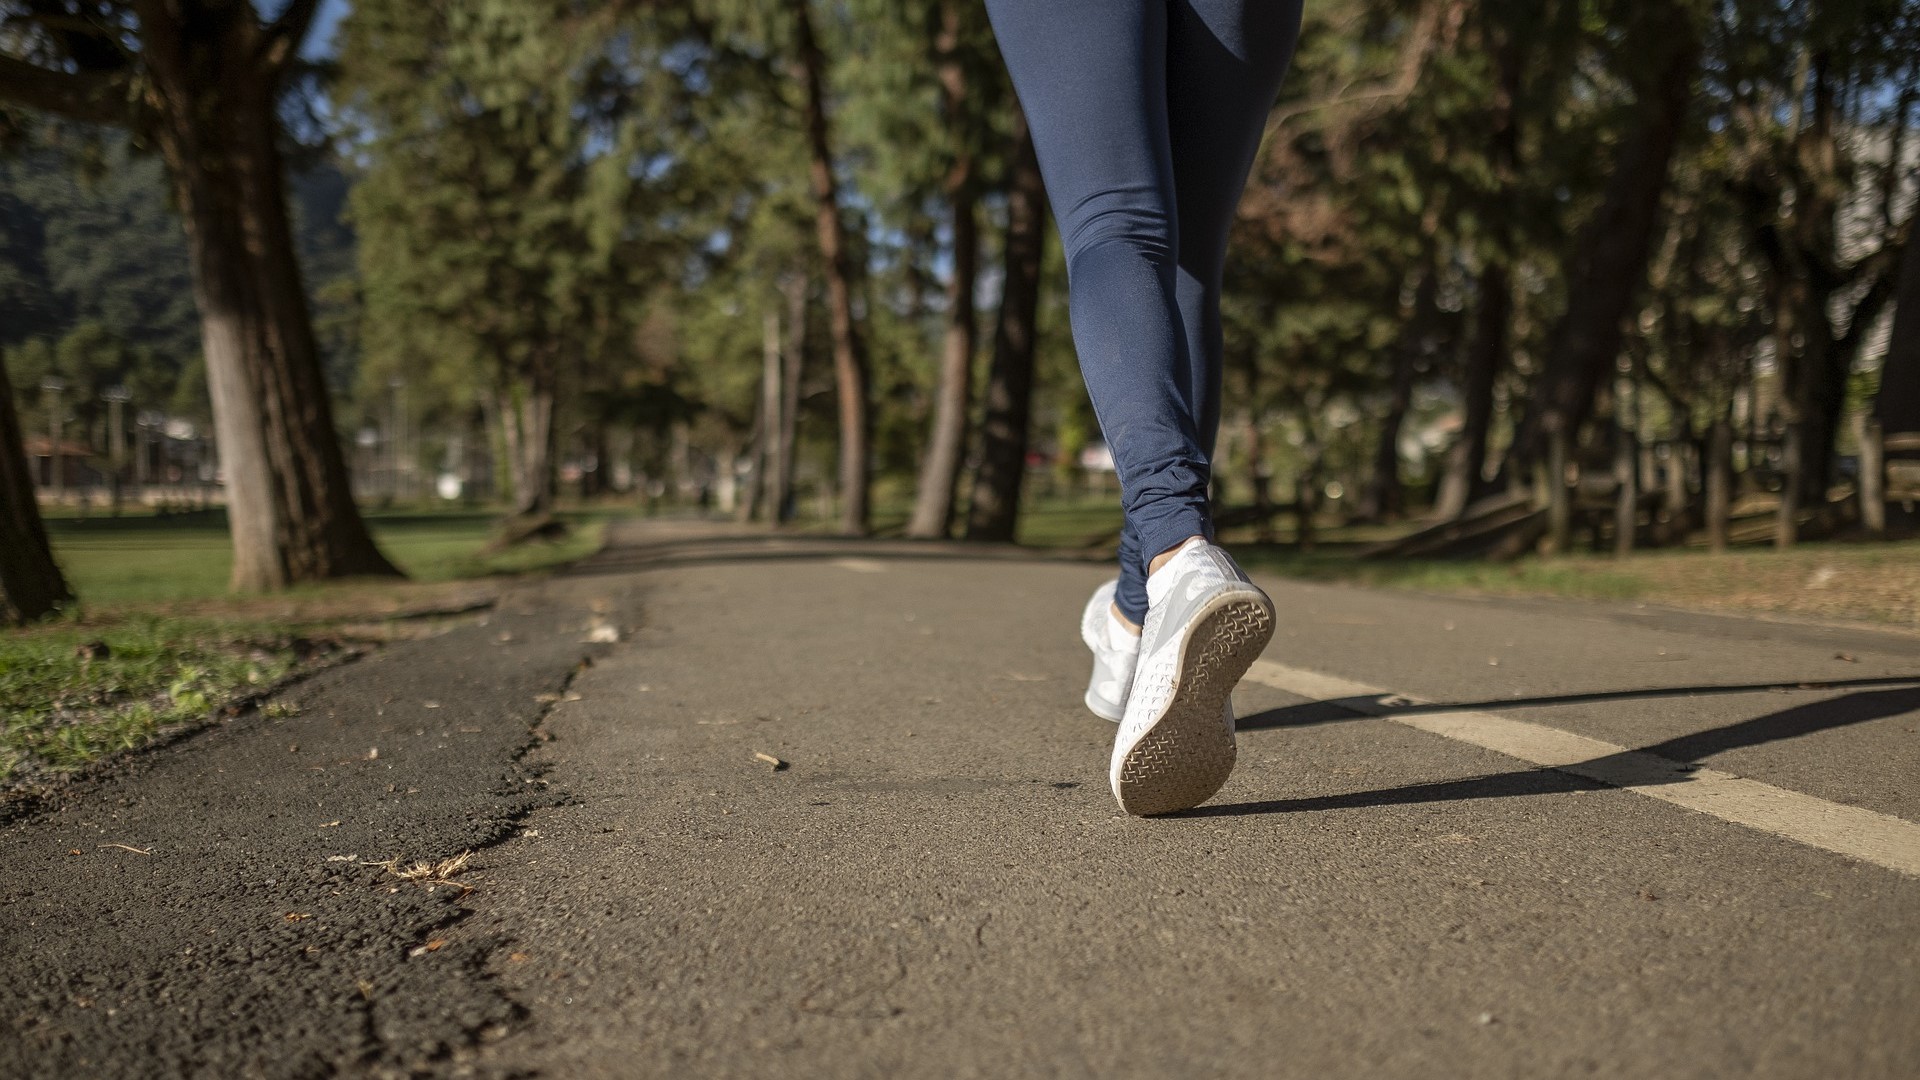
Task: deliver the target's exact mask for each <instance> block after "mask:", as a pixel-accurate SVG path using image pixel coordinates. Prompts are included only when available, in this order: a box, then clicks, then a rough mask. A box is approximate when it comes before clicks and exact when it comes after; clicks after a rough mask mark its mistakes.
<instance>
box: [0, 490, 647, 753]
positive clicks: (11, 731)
mask: <svg viewBox="0 0 1920 1080" xmlns="http://www.w3.org/2000/svg"><path fill="white" fill-rule="evenodd" d="M563 516H564V517H565V518H566V519H567V520H568V521H569V522H570V523H571V524H572V525H573V526H574V528H573V530H572V531H571V533H570V534H569V535H568V536H567V537H566V538H564V539H562V540H559V541H553V542H542V541H536V542H532V543H527V544H522V545H519V546H517V547H514V548H510V549H508V550H506V551H503V552H490V551H488V550H487V545H488V542H489V541H490V540H491V538H492V530H493V522H494V518H493V517H492V516H491V515H489V514H486V513H483V512H468V511H460V512H425V513H374V514H370V515H369V523H370V524H371V526H372V528H373V532H374V536H375V539H376V540H377V541H378V542H379V543H380V546H381V548H382V550H384V551H386V553H387V554H388V556H389V557H390V558H392V559H393V560H394V561H395V563H396V564H398V565H399V566H400V567H401V568H402V569H403V570H405V571H406V572H407V574H408V576H409V578H410V580H408V581H406V582H394V581H391V580H387V579H368V580H364V581H349V582H339V583H330V584H326V585H311V586H302V587H300V588H296V589H290V590H287V591H286V592H282V593H275V594H271V595H261V596H234V595H231V594H228V593H227V591H226V587H227V575H228V573H229V571H230V569H231V566H232V548H231V545H230V543H229V541H228V538H227V531H226V522H225V520H224V518H223V517H221V516H220V515H219V514H218V513H217V512H216V513H212V514H191V515H174V516H171V517H164V518H163V517H157V516H153V515H141V516H135V515H127V516H124V517H120V518H99V517H96V518H92V519H90V520H84V521H83V520H77V519H73V518H64V519H55V520H52V521H50V522H49V523H48V532H49V534H50V537H51V539H52V541H53V547H54V554H55V557H56V558H57V559H58V560H59V561H60V564H61V566H62V568H63V569H64V570H65V572H66V574H67V578H68V581H69V583H70V584H71V585H72V586H73V588H74V590H75V592H77V593H78V594H79V597H80V603H79V605H78V606H77V607H76V608H75V609H74V610H73V611H70V612H68V613H67V614H66V615H65V616H64V617H62V618H60V619H56V620H54V621H52V622H49V623H43V624H40V625H37V626H32V627H27V628H24V629H18V630H9V631H3V632H0V788H4V787H8V786H12V787H18V786H20V785H21V784H22V783H31V782H34V781H35V780H36V779H43V778H47V777H51V776H55V775H58V774H61V773H66V772H71V771H73V770H75V769H78V768H80V767H82V766H84V765H86V764H88V763H89V762H92V761H95V760H97V759H99V758H101V757H102V756H104V755H107V754H110V753H113V752H116V751H121V750H129V749H134V748H137V747H139V746H142V745H145V744H146V743H148V742H150V741H151V740H152V739H153V738H154V737H155V736H156V735H159V734H162V733H164V732H165V731H167V730H168V729H170V728H177V727H180V726H182V725H189V724H196V723H202V722H204V721H206V720H207V719H209V718H210V717H211V716H213V715H215V714H216V713H217V712H218V711H219V710H220V709H221V708H223V707H224V706H226V705H227V704H228V703H230V702H232V701H234V700H236V699H238V698H244V697H246V696H247V695H249V694H250V693H253V692H257V691H258V690H261V689H264V688H266V687H269V686H271V685H273V684H274V683H275V682H277V681H279V680H280V679H282V678H284V677H285V676H287V675H288V674H290V673H292V672H295V671H297V670H299V669H300V668H302V667H303V666H312V665H315V664H318V663H323V662H325V661H326V660H327V659H328V658H329V657H331V656H334V655H337V654H338V652H339V651H340V650H342V649H343V648H345V647H347V645H348V644H349V643H351V642H353V641H373V640H382V639H384V638H386V637H389V636H392V635H393V634H394V633H395V632H396V631H395V630H394V629H393V626H392V622H391V621H392V620H393V619H394V618H396V617H402V616H406V615H409V614H412V613H415V612H418V611H422V610H455V609H460V608H464V607H468V606H471V605H473V604H476V603H481V602H485V601H487V600H490V599H491V598H492V597H493V596H494V595H495V594H497V592H498V588H499V585H498V582H497V581H496V580H494V579H500V578H503V577H505V576H509V575H514V576H518V575H527V574H534V573H540V572H544V571H548V570H552V569H554V568H556V567H558V566H562V565H565V564H566V563H569V562H573V561H575V560H577V559H580V558H583V557H585V556H586V555H589V554H592V553H593V552H594V551H595V550H597V549H598V548H599V546H600V544H601V542H602V539H603V537H604V534H605V528H606V523H607V521H608V520H610V519H611V518H613V517H614V516H616V515H615V514H613V513H611V512H605V511H590V512H580V513H570V514H566V515H563ZM274 707H275V705H273V704H269V705H268V708H270V709H271V708H274ZM280 707H282V708H284V707H285V706H280Z"/></svg>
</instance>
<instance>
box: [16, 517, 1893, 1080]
mask: <svg viewBox="0 0 1920 1080" xmlns="http://www.w3.org/2000/svg"><path fill="white" fill-rule="evenodd" d="M1105 575H1106V571H1105V569H1104V568H1102V567H1100V566H1099V565H1097V564H1091V563H1081V562H1076V561H1072V560H1064V559H1042V558H1036V557H1032V556H1030V555H1024V554H1022V553H1018V552H1013V551H1010V550H1005V549H991V548H989V549H968V548H966V547H962V546H957V545H913V544H905V543H878V544H876V543H866V544H855V543H851V542H836V541H827V540H808V539H800V538H769V537H763V536H756V535H752V534H747V533H733V532H727V531H724V530H719V529H712V528H700V527H694V526H687V525H639V526H633V527H630V528H627V529H623V530H621V531H619V532H618V533H617V534H616V537H615V542H614V544H613V545H612V546H611V547H610V549H609V551H608V552H606V553H605V554H604V555H602V556H601V557H600V558H598V559H596V560H594V561H592V562H590V563H589V564H587V565H585V566H583V567H581V568H580V569H579V571H578V572H576V573H573V574H570V575H568V576H566V577H563V578H559V579H555V580H553V581H551V582H548V583H546V584H543V585H540V586H538V587H532V588H528V589H525V590H522V591H520V592H516V593H515V594H513V595H511V596H509V597H508V598H507V600H506V601H505V602H503V604H502V606H501V607H500V608H499V609H498V610H496V611H494V612H492V613H490V614H488V615H487V616H486V617H485V621H484V623H481V622H474V623H471V624H469V625H465V626H462V627H459V628H457V629H455V630H452V631H451V632H449V633H447V634H445V635H443V636H440V637H436V638H433V639H430V640H426V641H419V642H412V643H408V644H404V645H399V646H394V647H391V648H389V649H387V650H385V651H383V652H382V653H380V654H378V655H377V656H376V657H373V658H370V659H368V660H365V661H361V662H359V663H357V664H352V665H348V666H345V667H342V668H340V669H337V670H335V671H333V672H330V673H328V674H326V675H323V676H321V677H319V678H316V679H314V680H312V681H310V682H308V683H305V684H303V685H301V686H300V687H298V688H296V689H295V690H294V691H293V692H292V693H291V694H290V695H289V698H290V699H292V700H294V701H296V702H297V703H298V704H299V706H300V709H299V713H298V715H296V716H290V717H288V716H283V717H279V718H268V717H266V716H261V715H249V716H246V717H242V718H239V719H237V720H235V721H232V722H230V723H228V724H226V725H223V726H222V727H220V728H217V729H214V730H212V731H210V732H208V733H206V734H204V735H201V736H198V737H195V738H192V739H189V740H185V741H183V742H181V743H178V744H176V745H174V746H171V747H168V748H166V749H164V750H161V751H158V752H156V753H153V754H149V755H145V756H143V757H140V758H136V759H134V760H133V761H132V762H130V763H128V764H127V765H126V766H124V767H123V768H121V769H119V770H117V771H115V772H114V773H112V774H109V775H106V776H103V777H101V778H99V779H98V780H96V781H94V782H93V783H91V784H89V785H87V786H85V787H83V788H82V789H81V790H79V791H77V792H76V793H74V794H73V795H72V796H71V797H69V798H67V799H65V800H63V801H62V802H60V803H58V804H55V805H52V806H49V807H47V808H45V809H44V810H43V811H42V812H41V813H39V814H36V815H34V816H31V817H27V818H24V819H22V820H18V821H15V822H13V823H11V824H10V825H8V826H6V827H5V828H4V829H0V867H4V870H3V871H0V944H3V945H4V947H5V949H6V953H5V956H6V959H5V960H4V961H0V963H4V965H5V973H6V975H7V978H6V979H5V980H0V1025H3V1026H0V1039H3V1040H4V1044H3V1045H0V1074H5V1075H21V1076H67V1075H126V1076H134V1075H139V1076H147V1075H208V1076H212V1075H221V1076H226V1075H266V1076H290V1075H324V1074H328V1073H339V1072H345V1073H361V1074H376V1075H380V1074H385V1075H449V1076H452V1075H480V1076H515V1075H542V1076H556V1077H574V1076H581V1077H593V1076H608V1077H625V1076H676V1077H677V1076H767V1077H808V1076H822V1077H828V1076H832V1077H858V1076H874V1077H882V1076H887V1077H892V1076H981V1077H1005V1076H1025V1075H1045V1076H1088V1077H1092V1076H1100V1077H1112V1076H1248V1077H1255V1076H1258V1077H1273V1076H1282V1077H1286V1076H1300V1077H1323V1076H1331V1077H1345V1076H1354V1077H1362V1076H1364V1077H1380V1076H1389V1077H1397V1076H1407V1077H1414V1076H1419V1077H1433V1076H1515V1077H1523V1076H1524V1077H1540V1076H1576V1075H1589V1074H1595V1073H1607V1074H1620V1075H1643V1076H1662V1077H1694V1076H1697V1077H1732V1076H1741V1077H1748V1076H1754V1077H1815V1076H1819V1077H1829V1076H1850V1077H1903V1078H1904V1077H1913V1076H1916V1075H1920V1025H1916V1024H1915V1023H1914V1019H1913V1018H1914V1017H1915V1016H1917V1015H1920V876H1916V874H1915V873H1914V872H1913V870H1912V869H1911V865H1910V864H1909V863H1908V862H1906V861H1904V860H1908V859H1920V824H1916V823H1920V735H1917V734H1916V729H1920V638H1916V637H1914V636H1910V635H1902V634H1896V633H1883V632H1874V631H1866V630H1843V629H1830V628H1822V627H1816V626H1810V625H1802V624H1791V623H1780V622H1764V621H1757V620H1745V619H1731V618H1717V617H1706V616H1695V615H1682V614H1676V613H1673V612H1666V611H1661V610H1659V609H1657V608H1654V607H1640V606H1634V605H1594V604H1573V603H1549V602H1514V601H1495V600H1475V599H1460V598H1439V597H1429V596H1419V595H1413V594H1407V593H1397V592H1387V591H1375V590H1365V589H1355V588H1346V587H1334V586H1316V585H1304V584H1299V583H1291V582H1283V581H1266V582H1263V584H1265V585H1266V586H1267V587H1268V588H1269V590H1270V591H1271V592H1272V594H1273V596H1274V599H1275V601H1276V605H1277V607H1278V609H1279V612H1280V620H1279V626H1280V630H1279V632H1278V634H1277V635H1276V637H1275V640H1274V642H1273V644H1272V646H1271V647H1270V648H1269V650H1268V652H1267V655H1266V658H1265V660H1263V662H1262V663H1261V664H1260V665H1258V666H1256V669H1255V672H1254V676H1253V677H1251V678H1249V680H1248V681H1247V682H1246V683H1245V684H1243V686H1242V688H1241V690H1240V692H1239V693H1237V694H1236V696H1235V700H1236V709H1237V712H1238V713H1239V715H1240V716H1241V718H1242V720H1241V727H1242V731H1243V734H1242V737H1241V739H1240V744H1241V758H1240V766H1239V768H1238V770H1237V771H1236V772H1235V774H1234V776H1233V778H1232V779H1231V780H1230V781H1229V782H1228V784H1227V785H1226V787H1225V788H1224V789H1223V790H1222V791H1221V792H1220V793H1219V795H1217V796H1216V797H1215V798H1214V799H1213V800H1212V801H1211V802H1210V803H1208V804H1207V805H1206V806H1204V807H1201V808H1200V809H1198V810H1196V811H1194V812H1191V813H1189V814H1185V815H1180V816H1176V817H1173V818H1167V819H1157V820H1141V819H1134V818H1128V817H1126V816H1125V815H1123V814H1121V813H1120V812H1119V810H1118V808H1117V807H1116V806H1115V804H1114V801H1113V798H1112V795H1111V793H1110V792H1109V791H1108V790H1107V786H1106V763H1107V751H1108V748H1109V746H1110V743H1111V739H1112V734H1113V727H1112V725H1111V724H1108V723H1106V722H1104V721H1101V720H1099V719H1097V718H1095V717H1093V716H1092V715H1091V714H1089V713H1087V712H1086V711H1085V709H1084V708H1083V707H1082V706H1081V705H1080V703H1079V698H1080V694H1081V691H1082V690H1083V688H1084V681H1083V680H1084V678H1085V675H1086V671H1085V669H1086V666H1087V660H1086V656H1085V652H1084V649H1083V648H1082V646H1081V645H1080V643H1079V640H1078V636H1077V632H1076V619H1077V615H1078V612H1079V609H1080V606H1081V604H1082V603H1083V602H1084V600H1085V597H1086V595H1087V593H1088V592H1090V591H1091V590H1092V589H1093V587H1094V586H1095V585H1097V584H1098V583H1099V582H1100V581H1101V580H1102V579H1103V577H1104V576H1105ZM615 632H617V634H618V636H619V638H620V639H621V640H619V641H618V642H616V643H597V642H595V641H594V640H593V639H596V638H606V637H609V636H614V633H615ZM583 660H586V661H590V663H584V664H583ZM376 749H377V751H378V753H377V755H374V754H372V753H370V752H371V751H373V750H376ZM335 822H337V824H335ZM1868 833H1870V834H1872V837H1873V838H1874V841H1873V843H1865V844H1855V843H1853V840H1854V839H1855V838H1856V836H1857V835H1865V834H1868ZM116 843H117V844H124V845H126V847H127V848H132V849H135V850H132V851H129V850H124V849H122V848H118V847H111V846H107V847H103V846H100V845H103V844H116ZM1856 849H1857V850H1856ZM142 851H144V852H148V854H139V853H137V852H142ZM467 851H471V852H473V855H472V857H471V861H470V863H469V864H468V865H467V866H466V867H463V868H460V869H458V870H454V871H451V872H449V873H448V874H447V875H446V881H445V882H442V883H434V882H432V881H421V880H405V879H403V878H401V877H400V876H399V875H397V874H396V873H395V872H394V871H395V870H397V869H399V870H404V869H405V868H406V867H408V866H411V865H412V864H413V863H414V862H416V861H423V862H429V863H432V862H436V861H438V860H442V859H446V858H448V857H451V856H455V855H458V854H459V853H461V852H467ZM74 852H78V853H79V854H74ZM1914 865H1920V864H1914ZM9 1059H11V1060H9Z"/></svg>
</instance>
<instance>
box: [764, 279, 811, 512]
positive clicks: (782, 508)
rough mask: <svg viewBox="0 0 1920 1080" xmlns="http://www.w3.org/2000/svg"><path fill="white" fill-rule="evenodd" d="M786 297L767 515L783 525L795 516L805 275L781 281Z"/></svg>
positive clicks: (805, 317) (803, 343) (804, 353)
mask: <svg viewBox="0 0 1920 1080" xmlns="http://www.w3.org/2000/svg"><path fill="white" fill-rule="evenodd" d="M781 287H782V289H783V290H784V291H785V293H786V298H787V342H786V347H785V349H784V350H783V351H782V354H781V357H780V359H781V364H782V372H781V390H782V397H781V402H780V432H779V438H778V440H777V442H776V445H777V447H778V448H779V455H780V465H779V468H778V470H776V471H775V472H774V474H773V478H774V484H775V488H774V492H773V500H772V508H771V510H770V516H771V517H772V518H773V520H775V521H777V522H780V523H782V524H784V523H786V522H789V521H792V520H793V515H794V497H793V470H794V465H795V457H796V455H797V454H798V450H799V447H798V442H797V436H798V433H799V423H800V376H801V375H802V374H803V372H804V371H805V361H806V351H807V275H806V273H805V272H795V273H794V274H792V275H791V276H789V277H788V278H787V280H786V281H785V282H784V283H783V284H782V286H781Z"/></svg>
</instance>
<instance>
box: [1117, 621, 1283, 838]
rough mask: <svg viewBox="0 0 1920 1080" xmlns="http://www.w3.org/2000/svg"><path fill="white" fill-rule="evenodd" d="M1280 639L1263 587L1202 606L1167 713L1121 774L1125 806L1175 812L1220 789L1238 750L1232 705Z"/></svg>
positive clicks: (1142, 811)
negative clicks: (1276, 638)
mask: <svg viewBox="0 0 1920 1080" xmlns="http://www.w3.org/2000/svg"><path fill="white" fill-rule="evenodd" d="M1272 637H1273V608H1272V606H1271V604H1270V602H1269V601H1267V599H1266V598H1265V597H1264V596H1261V595H1260V594H1258V593H1252V594H1249V593H1246V592H1239V591H1235V592H1232V593H1229V594H1227V595H1225V596H1223V597H1221V598H1220V601H1219V602H1218V603H1217V604H1214V605H1210V606H1209V607H1208V608H1206V609H1203V610H1202V611H1201V613H1200V615H1199V617H1198V618H1196V619H1195V620H1194V623H1193V630H1192V631H1191V632H1190V633H1188V635H1187V639H1186V642H1185V644H1184V645H1183V646H1182V648H1181V655H1180V659H1179V663H1178V665H1177V666H1176V668H1175V675H1174V685H1173V692H1172V694H1171V696H1170V697H1169V699H1168V701H1167V706H1166V711H1165V712H1163V713H1162V714H1161V716H1160V719H1159V720H1157V721H1155V722H1154V724H1153V726H1152V727H1151V728H1149V729H1148V730H1147V733H1146V734H1145V735H1143V736H1141V737H1140V739H1139V741H1137V742H1135V743H1134V745H1133V747H1132V748H1131V749H1129V750H1128V751H1127V753H1126V756H1125V757H1124V758H1122V759H1121V761H1120V763H1119V766H1118V768H1116V769H1115V770H1114V772H1113V776H1112V780H1113V794H1114V796H1115V797H1116V798H1117V799H1119V800H1120V808H1121V809H1123V810H1125V811H1126V812H1127V813H1129V814H1134V815H1137V816H1140V817H1150V816H1152V815H1154V814H1171V813H1173V812H1175V811H1177V810H1188V809H1192V808H1193V807H1196V806H1199V805H1200V804H1201V803H1203V802H1206V801H1207V800H1208V799H1210V798H1212V797H1213V795H1214V793H1215V792H1217V791H1219V790H1220V787H1221V785H1222V784H1225V783H1226V782H1227V777H1228V776H1230V775H1232V773H1233V764H1234V759H1235V758H1236V756H1237V754H1238V751H1237V748H1236V747H1235V745H1234V737H1233V721H1232V720H1231V718H1230V714H1228V713H1227V712H1226V709H1227V703H1228V701H1229V700H1230V699H1231V696H1232V694H1233V688H1234V686H1235V685H1236V684H1237V683H1239V681H1240V678H1241V676H1243V675H1245V674H1246V673H1247V669H1248V668H1249V667H1252V666H1253V662H1254V661H1255V660H1257V659H1259V658H1260V653H1261V651H1262V650H1264V649H1265V648H1266V647H1267V642H1268V641H1269V640H1271V639H1272Z"/></svg>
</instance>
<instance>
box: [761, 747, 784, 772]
mask: <svg viewBox="0 0 1920 1080" xmlns="http://www.w3.org/2000/svg"><path fill="white" fill-rule="evenodd" d="M753 756H754V759H755V760H757V761H764V762H766V763H767V764H769V765H771V766H773V771H774V772H779V771H780V770H782V769H784V768H786V767H787V763H786V762H784V761H781V760H780V759H779V758H777V757H774V756H773V755H772V754H763V753H761V752H760V751H758V750H755V751H754V752H753Z"/></svg>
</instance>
